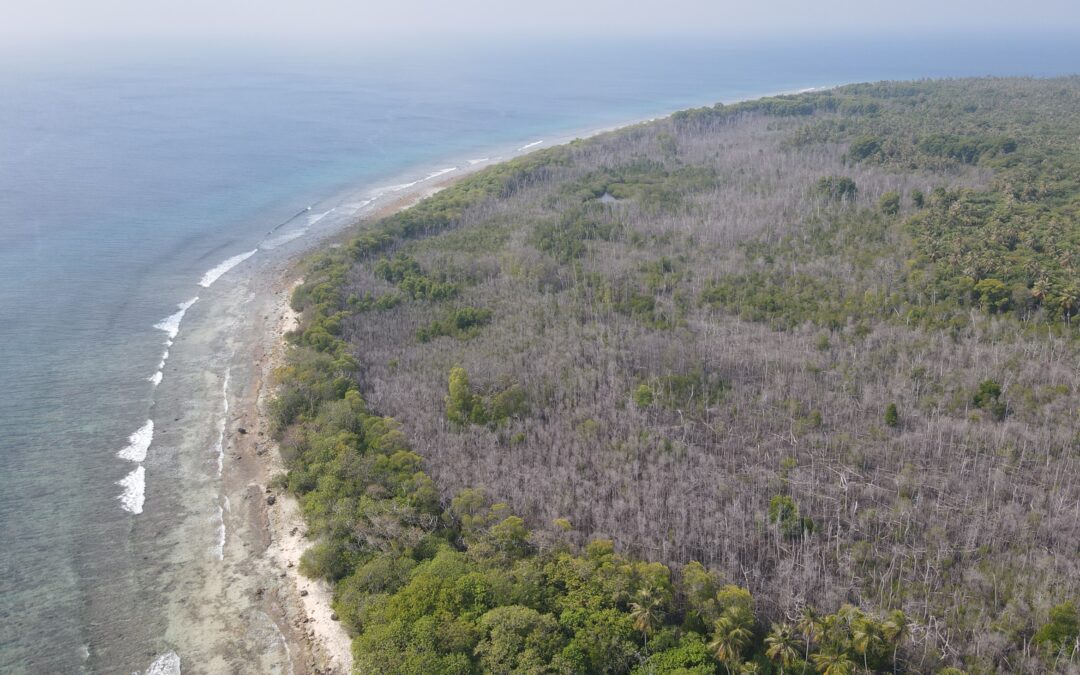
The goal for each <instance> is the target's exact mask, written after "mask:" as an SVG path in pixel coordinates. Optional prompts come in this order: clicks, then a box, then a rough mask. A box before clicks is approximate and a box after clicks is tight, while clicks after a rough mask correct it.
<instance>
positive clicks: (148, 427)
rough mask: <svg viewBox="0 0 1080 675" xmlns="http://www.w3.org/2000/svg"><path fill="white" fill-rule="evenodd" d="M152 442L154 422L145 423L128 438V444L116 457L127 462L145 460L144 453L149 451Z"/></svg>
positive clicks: (147, 421)
mask: <svg viewBox="0 0 1080 675" xmlns="http://www.w3.org/2000/svg"><path fill="white" fill-rule="evenodd" d="M153 440H154V420H146V422H145V423H144V424H143V425H142V426H141V427H139V428H138V429H136V430H135V431H134V432H132V434H131V435H130V436H128V444H127V445H126V446H124V448H123V449H121V450H120V451H119V452H117V453H116V456H117V457H119V458H120V459H126V460H128V461H129V462H142V461H143V460H145V459H146V451H147V450H149V449H150V443H151V442H153Z"/></svg>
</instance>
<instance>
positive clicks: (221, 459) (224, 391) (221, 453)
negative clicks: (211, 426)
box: [210, 366, 232, 478]
mask: <svg viewBox="0 0 1080 675" xmlns="http://www.w3.org/2000/svg"><path fill="white" fill-rule="evenodd" d="M231 375H232V367H231V366H230V367H228V368H226V369H225V377H224V379H223V382H222V384H221V399H222V403H221V421H220V422H219V423H218V437H217V441H216V442H215V443H214V447H213V448H211V450H210V451H211V452H212V453H213V454H214V455H215V457H216V459H217V475H218V477H219V478H220V477H221V472H222V469H224V465H225V426H226V424H227V422H228V419H229V378H230V377H231Z"/></svg>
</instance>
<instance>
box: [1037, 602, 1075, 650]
mask: <svg viewBox="0 0 1080 675" xmlns="http://www.w3.org/2000/svg"><path fill="white" fill-rule="evenodd" d="M1078 640H1080V612H1078V611H1077V608H1076V603H1075V602H1072V601H1069V602H1063V603H1061V604H1060V605H1056V606H1055V607H1053V608H1052V609H1051V610H1050V620H1049V621H1048V622H1046V623H1045V624H1044V625H1043V627H1042V628H1040V629H1039V631H1038V632H1037V633H1035V637H1034V642H1035V644H1037V645H1040V646H1042V647H1046V648H1049V649H1050V650H1051V651H1053V652H1059V651H1061V650H1064V651H1065V652H1066V653H1068V654H1070V655H1071V654H1072V653H1073V652H1074V651H1076V645H1077V641H1078Z"/></svg>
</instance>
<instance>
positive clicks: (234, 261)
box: [199, 248, 259, 288]
mask: <svg viewBox="0 0 1080 675" xmlns="http://www.w3.org/2000/svg"><path fill="white" fill-rule="evenodd" d="M258 252H259V249H257V248H253V249H251V250H250V251H247V252H246V253H239V254H237V255H234V256H233V257H231V258H227V259H225V260H223V261H221V262H220V263H218V264H217V265H215V266H214V267H211V268H210V269H209V270H207V272H206V274H203V276H202V279H200V280H199V285H200V286H202V287H203V288H210V284H212V283H214V282H215V281H217V280H218V279H220V278H221V275H223V274H225V273H226V272H228V271H229V270H231V269H232V268H234V267H236V266H237V265H239V264H240V263H242V262H244V261H245V260H247V259H248V258H250V257H251V256H253V255H255V254H256V253H258Z"/></svg>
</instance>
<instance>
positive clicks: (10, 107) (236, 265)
mask: <svg viewBox="0 0 1080 675" xmlns="http://www.w3.org/2000/svg"><path fill="white" fill-rule="evenodd" d="M15 61H16V60H12V61H11V62H10V63H7V64H4V65H3V66H0V85H2V89H0V91H3V96H0V384H2V386H0V466H2V467H3V468H2V474H0V479H2V485H3V489H2V490H0V672H5V673H8V672H14V673H20V672H79V671H80V670H83V671H90V670H95V671H100V672H113V671H115V670H116V669H118V668H121V667H123V668H127V669H128V670H129V671H130V670H131V669H132V667H140V666H139V664H142V665H141V667H143V668H145V667H146V666H147V665H149V661H150V660H151V659H152V654H153V653H155V650H156V647H157V646H156V645H142V644H121V643H122V642H123V641H124V636H125V635H138V631H137V630H135V627H138V626H142V625H154V620H153V617H154V615H155V613H156V612H160V611H162V610H161V608H160V606H156V605H155V602H154V598H155V593H156V589H154V588H137V589H136V591H137V592H135V591H132V590H131V588H130V586H128V585H116V584H115V583H113V581H114V580H115V579H116V578H120V577H126V578H129V579H136V580H138V579H139V578H141V577H140V575H139V573H138V570H139V568H140V566H143V565H150V564H153V561H152V560H149V559H144V558H142V557H135V556H134V555H133V552H134V551H138V552H140V554H141V555H152V553H149V554H147V553H145V552H146V551H151V552H152V550H153V549H152V547H148V546H146V542H136V541H131V540H116V539H115V536H116V533H117V532H129V533H131V534H129V537H136V536H146V535H139V534H135V533H134V532H135V531H134V530H133V529H132V528H131V527H129V526H128V525H129V524H130V523H131V522H132V519H138V518H142V517H145V516H144V514H143V513H139V512H140V511H142V510H143V508H146V509H149V508H150V507H151V505H152V503H153V501H154V499H155V484H156V485H159V486H160V485H162V484H163V483H167V482H168V481H170V480H171V479H175V478H176V477H172V476H160V475H158V476H155V475H154V474H153V472H152V470H150V469H146V470H145V471H144V470H142V469H141V468H139V467H141V463H142V460H143V459H145V457H146V456H153V454H154V445H153V440H152V439H153V428H152V427H151V428H148V427H147V424H148V419H153V418H152V416H151V415H150V410H151V407H152V405H153V403H154V392H155V389H156V387H157V386H158V383H159V382H160V378H161V377H164V378H169V377H173V376H174V374H173V373H170V371H169V369H168V368H165V369H162V368H161V367H160V364H161V362H162V357H163V350H164V349H166V347H167V344H166V342H167V341H168V340H171V339H172V338H174V337H175V335H176V334H177V333H178V332H180V331H183V330H184V328H183V322H182V321H181V319H182V318H183V315H182V314H179V312H180V309H181V307H182V306H183V304H185V303H188V302H190V301H191V300H192V299H193V298H195V297H199V296H200V293H203V292H204V291H205V290H206V289H207V288H208V287H210V286H211V285H213V284H215V283H218V282H221V281H223V280H228V279H229V277H230V275H242V274H245V273H250V270H251V269H252V268H253V266H254V265H256V264H257V261H258V260H259V257H260V256H261V255H264V254H265V249H266V248H267V247H268V245H272V241H273V240H272V239H268V238H267V232H268V231H270V230H271V229H273V228H275V227H276V226H278V225H280V224H282V223H284V222H286V221H288V222H289V225H288V226H287V228H285V229H284V230H281V231H282V232H291V233H292V234H295V235H296V236H298V237H300V239H299V240H298V241H302V238H303V232H304V229H303V226H304V225H306V224H307V223H308V222H309V221H311V216H312V215H318V214H319V213H321V210H320V209H322V208H330V207H331V206H334V205H337V204H339V203H340V202H341V200H342V199H344V198H343V197H340V195H343V194H344V193H345V191H346V190H347V189H352V188H356V190H355V191H354V192H353V193H351V194H353V197H355V196H356V195H360V196H361V197H362V196H363V195H365V194H369V193H370V194H376V193H377V188H379V187H380V186H381V187H384V188H385V187H386V186H389V185H392V184H393V183H395V182H400V181H413V180H417V179H421V178H424V177H425V176H428V175H431V174H432V173H434V172H436V171H441V170H445V169H449V168H450V167H457V168H463V167H465V166H467V165H468V161H469V160H470V159H479V158H484V157H495V156H497V155H498V153H500V152H502V153H506V152H509V151H513V150H516V149H518V148H522V147H525V146H528V145H529V144H534V143H539V144H538V145H535V146H533V147H538V148H539V147H544V143H545V142H548V141H550V140H551V139H554V138H556V137H558V136H559V135H560V134H565V133H567V132H571V131H574V130H585V129H590V128H596V127H602V126H605V125H611V124H615V123H618V122H622V121H629V120H634V119H639V118H643V117H647V116H653V115H657V114H661V113H664V112H669V111H672V110H676V109H679V108H685V107H690V106H696V105H705V104H711V103H713V102H715V101H720V100H722V101H734V100H739V99H744V98H748V97H752V96H758V95H763V94H768V93H774V92H779V91H793V90H799V89H804V88H810V87H819V86H830V85H835V84H841V83H847V82H856V81H866V80H881V79H909V78H919V77H941V76H968V75H988V74H994V75H1058V74H1068V73H1075V72H1080V47H1078V46H1076V43H1075V42H1070V41H1067V40H1059V41H1055V40H1045V39H1041V40H1040V39H1030V40H1027V39H1011V40H1003V39H1000V38H994V39H989V38H988V39H986V40H975V41H973V40H958V39H952V38H949V39H946V38H941V39H936V40H901V39H894V40H889V41H878V42H875V43H869V42H867V43H852V42H843V43H839V44H834V45H822V44H820V43H817V44H809V43H790V42H789V43H779V42H776V43H763V44H758V45H754V46H746V45H744V46H738V47H731V46H725V45H723V44H719V43H713V44H702V43H691V44H681V45H676V44H665V43H661V42H652V43H636V44H623V45H621V46H614V45H607V44H592V45H589V46H587V45H585V44H584V43H575V44H571V45H567V44H559V45H547V46H544V45H533V46H528V47H522V46H518V47H514V48H509V47H501V48H491V49H481V48H479V47H469V48H463V49H451V48H443V49H442V50H428V51H411V52H408V53H404V52H402V53H398V54H381V55H380V54H366V55H359V54H358V55H353V56H343V55H341V54H338V55H337V56H335V57H329V56H323V57H311V56H305V57H301V56H299V55H296V54H292V55H289V54H283V53H276V54H272V53H264V54H259V55H254V54H250V53H249V54H246V55H243V56H238V55H236V54H225V53H220V54H202V55H200V56H199V58H178V57H176V56H172V57H164V56H160V55H157V56H155V55H153V54H145V53H140V54H136V53H126V54H125V53H120V54H117V53H114V54H112V55H111V56H110V57H108V58H103V57H102V58H97V59H95V58H93V57H91V58H88V59H83V60H79V61H75V62H73V61H70V60H68V61H66V63H62V62H61V61H60V60H54V61H53V62H52V65H48V64H39V65H34V66H33V67H29V66H27V65H26V64H27V63H29V61H24V62H23V63H16V62H15ZM446 175H452V172H451V173H448V174H446ZM353 197H350V198H353ZM312 205H316V207H318V208H313V209H312V210H311V211H308V210H307V209H308V207H309V206H312ZM298 214H299V216H298ZM288 228H292V229H291V230H289V229H288ZM260 246H262V247H264V250H263V251H260V250H259V249H260ZM224 263H229V264H224ZM204 297H205V295H204ZM203 301H204V302H206V300H203ZM195 306H197V305H195ZM169 317H172V318H173V320H172V321H168V319H169ZM159 372H160V373H161V374H160V375H158V373H159ZM158 413H160V415H161V417H162V419H164V418H165V417H167V416H168V411H155V414H158ZM169 419H171V418H169ZM159 423H160V422H159ZM147 443H149V445H147ZM118 454H119V455H120V456H118ZM136 471H139V475H137V476H133V475H132V474H133V473H134V472H136ZM123 481H127V483H126V484H120V483H121V482H123ZM136 483H137V484H138V487H139V488H141V487H142V485H143V483H145V493H142V492H141V490H132V489H131V486H132V485H134V484H136ZM125 494H126V495H127V496H126V498H125V499H123V500H122V499H121V497H122V496H124V495H125ZM143 500H145V501H143ZM204 545H205V544H204V543H203V542H196V543H193V544H192V546H198V547H202V546H204ZM106 595H107V596H108V597H107V598H106V597H104V596H106ZM102 607H107V608H108V610H109V611H107V612H102V611H100V609H101V608H102ZM91 608H93V609H91ZM103 642H104V643H106V644H102V643H103ZM93 652H97V653H109V654H118V655H120V656H119V657H118V658H119V659H120V660H121V661H122V662H121V663H102V662H101V661H100V660H96V659H93V658H89V657H88V656H87V655H88V654H90V653H93ZM148 653H149V654H151V656H150V657H149V658H147V657H146V654H148ZM181 657H183V655H182V654H181ZM132 664H134V666H133V665H132Z"/></svg>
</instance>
